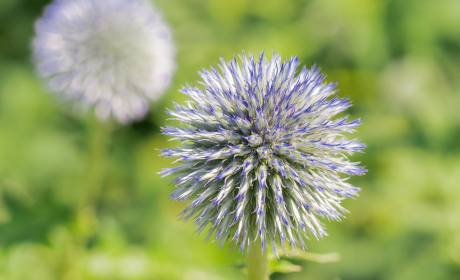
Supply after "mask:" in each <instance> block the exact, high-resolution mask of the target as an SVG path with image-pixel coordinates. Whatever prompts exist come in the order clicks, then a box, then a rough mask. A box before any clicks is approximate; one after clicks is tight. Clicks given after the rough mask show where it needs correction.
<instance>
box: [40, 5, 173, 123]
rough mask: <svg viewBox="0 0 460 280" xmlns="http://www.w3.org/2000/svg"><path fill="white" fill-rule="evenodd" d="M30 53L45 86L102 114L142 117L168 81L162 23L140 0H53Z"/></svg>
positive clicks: (169, 48) (169, 47) (169, 53)
mask: <svg viewBox="0 0 460 280" xmlns="http://www.w3.org/2000/svg"><path fill="white" fill-rule="evenodd" d="M36 33H37V35H36V38H35V39H34V41H33V45H34V59H35V61H36V64H37V69H38V72H39V74H40V75H41V76H42V77H43V78H44V79H45V80H46V82H47V86H48V87H49V89H50V90H51V91H53V92H56V93H58V94H59V96H60V97H62V98H63V99H64V100H65V101H73V102H74V103H76V105H77V106H78V107H79V108H82V109H86V108H88V107H91V106H94V107H95V110H96V115H97V116H98V117H99V118H100V119H101V120H104V119H107V118H108V117H110V116H112V117H113V118H115V119H116V120H118V121H119V122H121V123H129V122H131V121H134V120H139V119H141V118H143V117H144V115H145V114H146V112H147V110H148V107H149V106H148V101H149V100H156V99H158V98H159V96H161V94H162V93H163V92H164V91H165V90H166V89H167V87H168V86H169V84H170V78H171V76H172V73H173V70H174V67H175V64H174V47H173V43H172V41H171V34H170V30H169V28H168V26H167V25H166V24H165V23H164V22H163V20H162V19H161V17H160V15H159V14H158V12H157V11H156V10H154V9H153V7H152V6H151V5H150V3H148V2H146V1H144V0H110V1H108V0H104V1H101V0H56V1H55V2H54V3H52V4H50V5H49V6H48V7H47V8H46V9H45V12H44V15H43V17H42V18H41V19H39V20H38V21H37V23H36Z"/></svg>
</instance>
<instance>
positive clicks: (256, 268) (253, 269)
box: [247, 240, 268, 280]
mask: <svg viewBox="0 0 460 280" xmlns="http://www.w3.org/2000/svg"><path fill="white" fill-rule="evenodd" d="M267 261H268V254H267V249H265V250H264V251H262V243H261V242H260V240H257V241H256V242H254V243H253V244H252V250H251V252H249V255H248V266H247V267H248V280H268V262H267Z"/></svg>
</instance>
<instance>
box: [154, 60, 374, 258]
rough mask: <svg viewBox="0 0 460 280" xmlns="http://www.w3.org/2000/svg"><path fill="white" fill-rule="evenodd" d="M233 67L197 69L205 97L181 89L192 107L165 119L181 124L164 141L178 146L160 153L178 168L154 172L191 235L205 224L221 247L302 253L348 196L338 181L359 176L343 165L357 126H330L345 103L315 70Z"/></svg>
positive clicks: (260, 64) (354, 144)
mask: <svg viewBox="0 0 460 280" xmlns="http://www.w3.org/2000/svg"><path fill="white" fill-rule="evenodd" d="M240 59H241V63H242V66H241V67H240V66H239V63H238V61H237V59H236V58H235V59H233V60H232V61H231V62H230V63H227V62H225V61H224V60H223V59H221V62H222V63H221V65H219V68H220V70H221V73H219V72H218V70H216V69H215V68H211V71H207V70H203V72H201V73H200V76H201V78H202V79H203V82H201V84H202V85H203V86H204V87H205V88H204V89H199V88H197V87H195V86H189V85H187V86H186V87H185V88H183V89H182V92H183V93H184V94H186V95H188V96H189V97H190V98H191V100H189V101H188V102H187V106H181V105H178V104H174V107H175V111H172V110H169V111H168V113H169V114H170V115H172V116H174V120H178V121H180V123H181V125H179V126H168V127H166V128H164V129H163V133H164V134H166V135H170V136H173V137H174V138H173V139H177V140H180V141H182V142H183V146H182V147H177V148H171V149H163V150H162V152H163V153H162V154H163V155H165V156H167V157H177V158H178V159H177V161H179V162H180V165H178V166H177V167H173V168H169V169H165V170H164V171H163V172H161V174H163V175H164V176H167V175H174V176H175V183H176V185H177V188H176V190H175V191H174V192H173V193H172V198H173V199H175V200H182V201H188V202H189V203H190V204H189V206H188V207H187V208H186V209H185V211H184V213H183V215H184V218H185V219H188V218H193V219H194V220H195V222H196V224H197V225H198V228H199V229H198V230H199V231H201V230H203V228H205V227H206V225H210V231H209V235H208V238H210V237H212V236H213V237H214V238H213V239H214V240H217V241H219V243H220V245H221V246H222V245H223V244H224V243H225V241H227V240H233V241H235V242H236V243H238V244H239V247H240V249H241V250H244V248H245V246H248V248H249V247H250V246H251V244H252V242H253V241H254V240H255V239H256V238H260V239H261V242H262V248H267V246H268V245H267V244H270V245H271V247H272V249H273V250H274V251H275V253H276V245H277V244H280V245H281V246H283V244H284V243H285V242H290V243H291V245H292V246H293V247H295V246H297V245H300V246H301V247H302V248H304V249H305V243H304V238H303V237H306V236H307V232H310V233H311V234H313V235H314V236H315V237H316V238H319V237H322V236H323V235H327V234H326V232H325V230H324V226H323V224H322V223H321V221H320V220H319V218H327V219H332V220H340V218H341V217H343V215H342V214H341V213H343V212H346V209H344V208H343V207H342V206H340V202H341V200H343V199H344V198H345V197H353V196H356V195H357V192H358V190H359V188H357V187H353V186H352V185H350V184H349V183H347V182H346V180H347V178H342V177H341V176H340V174H341V173H342V174H345V175H362V174H363V173H364V172H365V169H363V168H362V167H359V166H357V164H358V163H356V162H350V161H349V160H348V158H347V157H346V154H349V155H351V154H353V153H354V152H360V151H361V149H363V148H364V147H365V145H363V144H361V143H360V141H359V140H357V139H353V140H348V139H346V138H345V137H344V136H343V133H348V132H353V131H354V128H355V127H356V126H358V125H359V124H360V121H359V120H353V121H348V116H345V117H340V118H337V119H334V120H332V119H331V118H332V117H334V116H335V115H336V114H338V113H340V112H342V111H344V110H346V109H347V108H348V107H350V106H351V105H350V102H349V100H348V99H347V98H339V97H337V96H336V95H335V93H336V90H335V89H334V88H335V86H336V84H330V83H326V82H325V81H324V79H325V76H324V75H322V74H321V73H320V69H319V68H316V67H315V66H313V67H312V68H311V69H310V70H307V69H306V68H305V67H304V68H303V69H302V70H301V71H300V73H298V74H297V75H296V69H297V67H298V66H299V64H300V63H299V61H298V58H297V57H295V58H291V59H289V60H288V61H285V62H282V61H281V57H280V56H279V55H276V54H275V53H273V57H272V59H271V61H268V59H267V58H266V57H265V56H264V54H263V53H262V54H261V55H260V56H259V58H258V60H256V59H255V58H254V55H250V56H249V57H247V56H246V55H245V54H244V52H243V56H240ZM307 238H308V237H307ZM283 249H284V246H283Z"/></svg>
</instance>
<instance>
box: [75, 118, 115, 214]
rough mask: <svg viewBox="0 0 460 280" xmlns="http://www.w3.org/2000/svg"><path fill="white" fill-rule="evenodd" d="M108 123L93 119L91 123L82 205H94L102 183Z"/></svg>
mask: <svg viewBox="0 0 460 280" xmlns="http://www.w3.org/2000/svg"><path fill="white" fill-rule="evenodd" d="M110 132H111V129H110V124H109V123H102V122H99V121H97V120H95V121H94V122H93V123H92V125H91V133H90V141H89V145H88V152H89V163H88V173H87V178H86V180H87V181H86V186H85V187H86V192H85V197H84V198H83V201H82V203H81V206H82V207H86V206H90V207H95V206H96V205H95V204H96V203H97V201H96V200H97V198H98V197H99V196H100V192H101V190H102V187H103V185H104V180H105V176H106V172H107V152H108V145H109V142H110V134H111V133H110Z"/></svg>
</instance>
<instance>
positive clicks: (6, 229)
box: [0, 0, 460, 280]
mask: <svg viewBox="0 0 460 280" xmlns="http://www.w3.org/2000/svg"><path fill="white" fill-rule="evenodd" d="M47 3H49V0H1V1H0V280H48V279H51V280H52V279H57V280H77V279H88V280H93V279H94V280H96V279H98V280H99V279H101V280H104V279H107V280H108V279H110V280H117V279H120V280H121V279H130V280H153V279H166V280H169V279H171V280H175V279H187V280H193V279H197V280H208V279H209V280H211V279H213V280H214V279H222V280H224V279H244V275H243V274H242V273H241V272H240V268H239V267H238V265H237V264H238V263H242V262H243V260H244V256H243V255H242V254H241V253H239V252H237V250H235V249H233V248H224V249H223V250H219V249H218V248H217V245H216V244H212V243H211V244H206V243H205V242H204V241H203V240H204V236H197V235H196V234H195V233H194V230H195V228H194V225H193V224H192V223H185V224H183V222H180V221H178V217H177V216H178V214H179V213H180V212H181V210H182V209H183V208H184V207H185V206H184V205H181V204H179V203H173V202H170V201H169V199H168V194H169V192H170V191H171V190H172V186H171V185H170V184H169V183H168V182H167V181H165V180H163V179H160V178H159V176H158V175H157V172H158V171H160V170H161V168H162V167H165V166H168V165H170V161H169V160H166V159H164V158H160V157H158V151H157V150H156V149H157V148H160V147H167V146H170V145H173V143H170V142H167V139H166V138H165V137H163V136H162V135H160V126H162V125H163V124H164V123H165V120H166V119H167V115H166V113H165V107H171V104H172V101H173V100H174V101H176V102H182V101H183V100H185V97H184V96H183V95H182V94H180V93H179V92H178V89H180V87H181V85H182V84H185V82H189V83H193V82H194V81H196V80H198V74H197V71H199V70H200V69H201V68H202V67H209V66H211V65H214V64H216V63H217V62H218V58H219V57H220V56H223V57H224V58H226V59H230V58H232V57H233V55H234V54H238V53H240V52H241V50H242V49H244V50H246V51H255V52H258V51H261V50H265V51H267V52H271V51H272V50H273V49H275V50H276V51H277V52H279V53H280V54H282V55H283V56H285V57H289V56H291V55H296V54H299V56H300V58H301V60H302V61H303V63H304V64H306V65H307V66H309V65H311V64H314V63H317V64H318V65H320V66H321V67H322V68H323V70H324V72H325V73H327V74H328V79H329V80H330V81H338V82H339V88H340V93H339V94H340V95H341V96H349V97H351V99H352V100H353V102H354V104H355V106H354V107H353V108H351V109H350V110H349V113H350V114H351V115H352V117H354V118H358V117H360V118H362V120H363V121H364V125H362V127H361V128H360V129H359V131H358V133H357V134H358V136H359V137H360V138H361V139H362V140H363V142H364V143H367V144H368V148H367V149H366V153H365V154H362V155H361V154H360V155H356V156H354V159H355V160H359V161H362V162H363V164H364V165H366V166H367V168H368V169H369V172H368V174H367V175H366V176H364V177H361V178H352V179H351V181H352V183H353V184H355V185H357V186H359V187H361V188H362V191H361V193H360V197H359V198H357V199H356V200H347V201H345V203H344V204H345V207H346V208H348V209H349V210H350V213H349V214H348V215H347V219H345V220H344V221H343V222H341V223H339V222H331V223H329V222H328V221H325V223H326V224H327V225H328V232H329V234H330V236H329V237H326V238H324V239H323V240H320V241H316V240H312V241H309V242H308V246H309V250H310V252H314V253H318V254H327V253H333V252H334V253H338V254H340V256H341V259H340V261H338V262H332V263H326V264H321V263H315V262H308V261H305V260H302V259H293V260H292V263H293V264H294V265H296V266H292V264H289V263H288V265H287V266H286V267H287V270H289V271H297V270H298V269H297V268H298V266H300V267H302V268H303V269H302V272H293V273H289V274H281V273H274V274H273V275H272V277H271V279H292V280H295V279H315V280H326V279H327V280H339V279H342V280H360V279H362V280H364V279H366V280H369V279H373V280H411V279H417V280H425V279H426V280H432V279H437V280H444V279H446V280H447V279H449V280H450V279H452V280H453V279H460V218H459V213H460V203H459V201H460V187H459V182H460V144H459V140H460V113H459V109H458V108H459V107H460V79H459V75H460V29H459V28H458V27H459V26H460V17H459V16H458V15H459V14H460V1H458V0H438V1H420V0H404V1H401V0H373V1H369V0H289V1H286V0H231V1H223V0H182V1H180V0H157V1H156V5H157V7H158V8H160V9H161V10H162V11H163V14H164V17H165V18H166V20H167V21H169V22H170V24H171V26H172V27H173V30H174V37H175V41H176V43H177V63H178V70H177V73H176V75H175V77H174V84H173V86H172V87H171V88H170V90H169V91H168V93H167V94H166V95H165V96H164V98H163V99H162V100H161V101H159V102H158V103H157V104H154V105H153V106H152V110H151V112H150V115H149V117H148V118H147V119H146V120H145V121H143V122H140V123H137V124H134V125H132V126H127V127H122V126H112V127H110V128H104V129H106V136H110V137H108V138H106V139H104V138H103V135H102V136H101V134H100V133H99V132H100V130H101V129H103V128H102V127H101V126H100V125H97V124H94V121H93V120H92V116H91V115H90V114H89V115H88V116H83V117H76V116H73V115H72V114H70V113H68V111H69V110H67V108H65V107H64V106H62V104H58V102H57V101H56V100H55V98H53V96H52V95H50V94H47V93H46V90H45V89H44V87H43V85H42V83H41V81H40V80H39V79H38V78H37V76H36V75H35V73H34V68H33V65H32V63H31V57H30V48H31V43H30V42H31V38H32V36H33V34H34V32H33V25H34V21H35V20H36V19H37V17H39V16H40V14H41V13H42V9H43V7H44V6H45V5H46V4H47ZM101 137H102V138H101ZM288 253H289V252H288ZM290 261H291V260H290ZM283 264H286V262H284V263H281V264H280V266H279V270H278V271H283V269H284V268H283V266H282V265H283Z"/></svg>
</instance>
